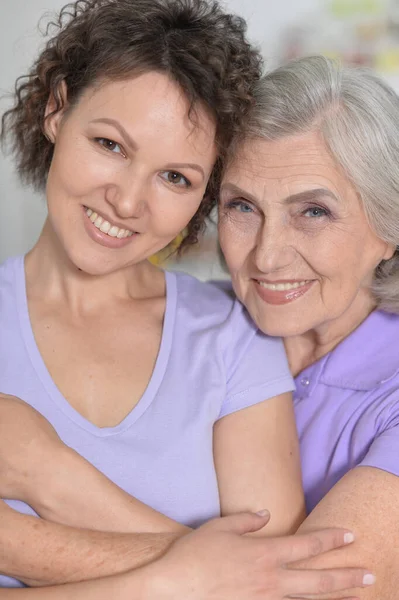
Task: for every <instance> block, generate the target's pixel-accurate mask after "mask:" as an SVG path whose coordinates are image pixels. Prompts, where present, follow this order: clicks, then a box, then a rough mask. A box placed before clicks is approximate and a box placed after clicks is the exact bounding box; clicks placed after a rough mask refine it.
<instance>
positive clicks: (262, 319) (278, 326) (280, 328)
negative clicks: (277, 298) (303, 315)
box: [248, 310, 311, 338]
mask: <svg viewBox="0 0 399 600" xmlns="http://www.w3.org/2000/svg"><path fill="white" fill-rule="evenodd" d="M248 312H249V313H250V315H251V317H252V318H253V320H254V321H255V323H256V325H257V327H258V328H259V329H260V330H261V331H262V332H263V333H265V334H266V335H269V336H271V337H282V338H286V337H291V336H296V335H303V334H304V333H306V332H307V331H309V329H311V327H304V322H303V320H301V319H300V317H299V316H296V315H295V316H294V315H293V318H292V320H291V319H289V318H288V319H287V315H283V314H281V315H278V314H276V313H274V314H270V313H269V314H268V315H267V316H265V315H262V314H260V311H259V310H258V311H257V312H256V313H255V312H254V311H253V312H251V311H250V310H249V311H248ZM271 312H272V313H273V312H274V311H271Z"/></svg>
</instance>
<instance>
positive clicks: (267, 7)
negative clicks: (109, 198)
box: [0, 0, 320, 262]
mask: <svg viewBox="0 0 399 600" xmlns="http://www.w3.org/2000/svg"><path fill="white" fill-rule="evenodd" d="M64 3H65V2H64V0H0V15H1V20H0V95H3V94H4V93H6V92H8V91H10V90H11V89H12V87H13V85H14V81H15V79H16V78H17V77H18V76H19V75H21V74H22V73H24V72H25V71H26V69H27V67H29V65H30V64H31V62H32V60H33V59H34V57H35V55H36V53H37V51H38V48H39V46H40V44H41V43H42V38H41V36H40V33H39V30H38V28H37V23H38V21H39V19H40V17H41V16H42V15H43V14H44V13H46V12H48V11H54V10H58V9H59V8H60V7H61V6H63V4H64ZM319 3H320V0H280V1H279V0H226V1H225V4H226V6H227V7H229V8H230V9H231V10H232V11H234V12H236V13H238V14H241V15H242V16H244V17H245V18H246V19H247V20H248V24H249V32H250V37H251V38H252V39H253V40H254V41H256V42H257V43H259V44H260V45H261V46H262V49H263V51H264V53H265V55H266V56H268V57H269V58H271V59H272V57H273V48H276V44H277V43H278V37H279V34H280V32H281V30H282V28H283V26H285V25H286V24H287V23H291V22H294V21H295V20H297V19H303V17H304V15H306V13H307V12H308V11H310V10H311V9H312V8H314V7H316V6H317V5H318V4H319ZM6 106H7V101H6V100H4V99H2V100H0V112H3V110H4V108H5V107H6ZM44 217H45V202H44V200H43V199H42V198H40V197H39V196H37V195H36V194H34V193H33V192H32V191H31V190H30V189H28V188H23V187H22V186H21V185H19V183H18V181H17V177H16V175H15V173H14V171H13V167H12V164H11V162H10V160H9V159H6V158H4V157H3V156H2V155H0V262H1V261H2V260H3V259H4V258H6V257H7V256H10V255H13V254H16V253H21V252H25V251H26V250H28V249H29V248H30V247H31V245H32V244H33V243H34V241H35V239H36V238H37V236H38V234H39V232H40V228H41V226H42V223H43V220H44Z"/></svg>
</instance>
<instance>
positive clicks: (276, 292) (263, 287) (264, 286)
mask: <svg viewBox="0 0 399 600" xmlns="http://www.w3.org/2000/svg"><path fill="white" fill-rule="evenodd" d="M313 284H314V280H309V279H303V280H291V281H275V282H268V281H264V280H259V279H255V280H254V285H255V289H256V291H257V293H258V295H259V296H260V297H261V298H262V300H263V301H264V302H267V304H275V305H281V304H288V303H290V302H294V301H295V300H297V299H298V298H301V297H302V296H304V295H305V294H306V293H307V292H308V291H309V290H310V288H311V287H312V285H313Z"/></svg>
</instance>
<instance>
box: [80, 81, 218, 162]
mask: <svg viewBox="0 0 399 600" xmlns="http://www.w3.org/2000/svg"><path fill="white" fill-rule="evenodd" d="M189 108H190V105H189V101H188V99H187V97H186V96H185V94H184V92H183V90H182V89H181V88H180V86H179V85H178V84H177V83H175V82H174V81H172V80H171V79H170V78H169V77H168V76H167V75H165V74H163V73H158V72H155V71H154V72H148V73H144V74H141V75H137V76H135V77H132V78H129V79H125V80H116V81H101V82H97V84H95V85H94V86H93V87H91V88H89V89H87V90H86V92H85V93H84V94H83V96H82V97H81V99H80V100H79V103H78V105H77V107H76V110H74V111H73V112H74V113H75V116H76V118H78V119H80V120H81V121H82V123H84V122H87V121H88V120H92V119H96V118H101V117H104V116H106V117H108V118H112V119H116V120H118V121H120V122H121V123H122V124H123V126H124V127H125V128H126V129H128V130H129V132H130V133H131V134H132V135H133V136H137V137H138V138H140V137H141V136H143V137H145V138H146V139H149V138H151V137H152V138H153V139H154V141H156V142H157V143H159V141H160V139H162V145H168V144H170V145H174V146H176V144H181V145H183V146H184V149H185V150H187V148H191V150H192V151H197V152H199V153H204V154H205V155H206V156H207V155H208V153H210V152H211V153H214V151H215V148H214V146H215V131H216V126H215V122H214V120H213V119H212V117H211V116H210V115H209V113H208V112H207V111H206V110H205V108H203V107H201V106H198V107H196V120H195V122H193V119H192V118H190V114H189ZM138 142H139V139H138Z"/></svg>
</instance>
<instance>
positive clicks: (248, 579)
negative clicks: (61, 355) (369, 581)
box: [0, 398, 364, 600]
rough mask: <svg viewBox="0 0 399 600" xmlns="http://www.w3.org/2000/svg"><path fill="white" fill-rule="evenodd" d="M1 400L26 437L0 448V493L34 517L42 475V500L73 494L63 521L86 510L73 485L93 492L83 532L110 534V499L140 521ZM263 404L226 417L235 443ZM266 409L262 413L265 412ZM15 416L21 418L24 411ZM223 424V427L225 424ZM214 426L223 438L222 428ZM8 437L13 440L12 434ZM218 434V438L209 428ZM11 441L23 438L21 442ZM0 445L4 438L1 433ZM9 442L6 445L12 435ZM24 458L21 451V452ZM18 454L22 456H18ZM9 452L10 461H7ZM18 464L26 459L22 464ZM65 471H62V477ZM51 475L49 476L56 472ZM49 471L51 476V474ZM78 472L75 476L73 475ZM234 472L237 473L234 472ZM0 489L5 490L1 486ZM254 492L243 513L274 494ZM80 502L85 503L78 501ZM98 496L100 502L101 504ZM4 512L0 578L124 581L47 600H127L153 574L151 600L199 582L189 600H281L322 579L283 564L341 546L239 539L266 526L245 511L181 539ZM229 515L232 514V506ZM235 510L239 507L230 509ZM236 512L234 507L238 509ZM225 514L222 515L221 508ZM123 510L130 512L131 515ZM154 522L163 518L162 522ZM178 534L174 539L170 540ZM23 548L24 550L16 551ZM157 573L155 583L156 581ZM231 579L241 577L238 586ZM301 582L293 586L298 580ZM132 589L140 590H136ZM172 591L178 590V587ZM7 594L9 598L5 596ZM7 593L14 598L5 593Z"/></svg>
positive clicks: (325, 541) (333, 535) (50, 436)
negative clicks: (29, 508) (26, 505)
mask: <svg viewBox="0 0 399 600" xmlns="http://www.w3.org/2000/svg"><path fill="white" fill-rule="evenodd" d="M8 400H9V402H8V403H7V402H5V403H3V404H1V403H0V411H1V410H3V414H2V415H0V416H2V417H4V420H2V419H0V422H2V423H6V422H7V421H6V419H7V417H6V412H7V411H8V418H10V414H13V416H14V417H17V419H16V420H15V419H13V418H11V420H10V421H9V427H10V428H11V430H12V423H18V422H21V420H20V419H22V418H23V422H24V436H25V437H24V438H23V444H22V447H21V444H17V451H16V452H10V449H11V448H12V447H13V445H12V444H11V445H8V446H7V445H5V448H4V447H3V452H1V451H0V456H2V461H3V462H2V463H1V466H0V471H1V473H0V487H1V486H3V487H4V488H6V487H7V486H9V488H8V489H9V490H11V489H12V488H13V486H14V487H15V489H18V490H19V494H20V497H21V499H24V500H27V499H28V498H30V501H31V503H32V504H33V506H34V507H35V508H36V509H37V510H38V511H39V512H40V505H41V504H43V500H42V499H41V498H40V494H39V496H38V497H35V494H37V492H35V490H37V488H36V486H30V483H32V481H31V480H32V476H33V474H34V477H38V478H39V479H40V478H45V479H47V481H49V479H48V477H50V478H51V476H53V478H54V479H55V481H56V482H57V481H58V482H59V483H56V484H53V486H54V487H53V489H52V490H51V494H49V496H53V497H55V498H56V499H57V498H58V500H61V496H62V494H61V493H60V492H59V490H58V488H57V486H58V485H60V486H61V487H60V490H62V489H64V482H68V485H69V486H72V487H73V489H71V490H69V491H68V490H67V489H65V493H67V494H68V496H67V498H68V507H67V508H68V511H65V515H66V516H68V515H71V514H73V511H72V512H71V510H70V509H71V504H73V503H75V502H76V506H77V507H79V506H80V505H81V504H82V502H83V503H84V497H85V494H82V492H81V488H80V481H82V485H83V488H82V489H86V486H87V493H91V494H93V500H96V498H100V500H99V504H98V506H97V504H96V502H94V503H93V505H92V507H91V508H92V511H91V514H90V515H88V516H89V519H90V520H91V522H90V526H91V527H92V528H93V529H95V528H96V520H97V521H99V522H101V524H102V526H103V527H109V528H112V526H113V524H114V525H115V521H114V522H113V524H112V520H113V519H115V517H114V516H113V513H112V512H111V513H110V516H109V518H110V520H111V522H108V523H107V525H106V518H107V513H106V511H104V506H105V505H106V503H107V502H109V501H110V499H111V501H112V502H114V501H115V502H117V503H118V502H119V503H120V507H121V510H126V511H127V512H126V515H127V517H128V519H127V521H126V527H127V528H129V527H131V526H132V525H131V523H132V522H133V520H134V519H138V518H139V517H138V514H139V513H137V514H136V512H135V511H137V510H139V508H140V506H139V505H140V503H137V504H136V503H135V501H134V500H133V499H131V498H130V497H129V496H127V495H126V494H125V495H124V494H123V492H121V490H119V489H118V488H116V486H114V485H113V484H112V483H111V482H109V481H108V480H106V481H103V480H105V478H104V476H102V475H101V474H99V473H98V472H97V471H96V470H95V469H94V468H93V467H91V466H90V465H88V463H86V461H83V459H82V458H81V457H80V456H78V455H77V454H76V453H73V452H71V453H69V451H67V450H66V449H64V448H63V446H62V444H61V443H60V442H59V440H58V438H57V436H56V435H55V436H54V431H53V430H52V428H51V427H50V426H49V425H48V423H47V422H46V421H45V420H44V419H42V418H41V417H40V415H39V416H38V415H37V413H35V411H34V410H33V409H31V408H30V407H28V406H26V405H25V404H24V403H15V404H12V405H10V402H11V403H12V402H14V401H13V400H12V399H11V398H10V399H8ZM276 401H277V399H276ZM272 402H274V401H272ZM266 406H267V403H264V406H263V409H262V413H261V412H259V411H256V410H255V409H254V410H251V411H248V412H247V415H246V416H247V417H248V420H247V419H245V420H244V421H242V423H241V424H239V421H240V422H241V418H239V417H243V416H245V414H244V413H245V412H246V411H242V414H241V415H239V416H237V418H238V420H237V421H236V419H234V415H231V416H230V417H229V420H230V424H231V425H234V424H235V425H236V427H235V429H234V436H236V439H237V440H238V441H239V444H241V443H243V442H244V440H245V437H247V436H248V432H247V429H248V426H250V425H251V422H252V421H253V420H254V419H256V420H259V419H260V417H261V414H263V415H264V416H265V414H267V415H268V416H270V415H269V414H268V411H267V410H266ZM282 406H283V405H282ZM288 406H289V404H288V403H287V407H286V408H288ZM14 409H15V410H16V411H20V412H19V413H18V415H17V413H15V412H14V413H12V411H13V410H14ZM269 409H270V410H271V411H272V412H273V410H275V408H273V404H270V407H269ZM265 410H266V412H264V411H265ZM21 411H24V412H23V414H22V412H21ZM287 414H289V412H288V413H287ZM237 415H238V413H237ZM277 420H278V419H277ZM222 421H223V420H222ZM222 421H221V422H222ZM225 422H226V423H228V421H227V417H226V421H225ZM280 424H281V422H280ZM49 428H50V429H49ZM218 429H219V431H222V429H221V428H218ZM223 429H224V428H223ZM261 432H262V430H261V427H259V428H258V430H257V433H258V434H261ZM14 433H15V434H16V433H17V432H14ZM216 434H217V431H215V435H216ZM226 435H229V434H226ZM237 436H238V437H237ZM216 437H217V436H216ZM256 438H257V436H255V435H253V436H252V439H254V440H255V439H256ZM15 439H18V440H19V441H20V439H21V436H19V437H17V438H15ZM231 439H233V438H231ZM0 440H2V437H1V435H0ZM9 441H10V442H11V441H12V438H10V440H9ZM247 441H248V443H249V441H250V438H249V437H247ZM226 442H227V437H226ZM290 448H291V446H290V444H288V445H287V444H283V446H282V459H283V462H282V463H281V464H280V463H279V462H277V466H278V465H280V466H282V465H283V464H284V461H285V460H288V463H287V467H288V466H289V464H290V463H291V462H292V461H293V464H292V469H294V463H295V461H296V460H297V459H296V458H295V459H292V458H290V457H291V450H292V448H291V450H290ZM7 449H8V452H7ZM0 450H1V448H0ZM4 450H5V452H4ZM14 450H15V444H14ZM287 450H288V451H287ZM27 451H28V454H26V452H27ZM18 452H20V453H21V454H20V455H19V454H18ZM42 452H44V455H43V454H41V453H42ZM258 452H263V450H262V447H261V446H258V444H257V443H256V444H255V446H254V452H253V453H252V455H251V453H249V454H248V456H249V457H251V456H252V457H253V460H255V458H256V456H257V455H258ZM6 455H7V456H8V458H6ZM45 456H46V457H47V462H46V461H45V464H44V463H43V459H44V457H45ZM40 457H41V459H40ZM50 457H51V458H50ZM21 458H22V459H23V460H22V461H21ZM227 458H228V457H227V455H225V457H224V458H223V457H220V456H219V458H218V459H217V460H218V461H219V462H220V465H221V469H222V472H223V464H226V467H227V468H228V467H229V464H230V462H231V460H230V461H228V460H227ZM258 458H259V461H258V462H257V463H256V464H259V465H260V468H261V471H260V472H259V473H257V472H256V471H255V472H254V475H259V477H260V479H259V482H260V483H262V487H263V484H264V483H266V480H265V479H264V477H265V475H263V476H261V474H262V473H263V472H265V473H266V471H265V468H266V470H267V467H268V465H267V464H266V467H265V465H264V460H263V457H262V456H259V457H258ZM27 459H28V463H27ZM38 460H39V462H38ZM53 460H54V462H53V464H52V461H53ZM242 460H245V459H244V455H242V459H241V462H240V461H238V460H237V468H239V470H240V471H241V470H242V467H243V465H244V463H243V462H242ZM69 461H70V462H69ZM29 464H31V467H32V469H29ZM256 464H255V462H253V463H252V458H251V466H252V467H253V468H255V467H256ZM38 465H39V466H40V467H42V466H43V468H42V469H41V468H39V469H38V468H37V467H38ZM64 467H65V471H64V470H63V469H64ZM54 468H55V469H56V471H54V470H53V469H54ZM278 468H279V466H278ZM278 468H277V471H275V472H272V475H273V477H274V476H275V475H277V474H278ZM92 470H93V472H92ZM289 472H290V471H289ZM7 473H8V475H7ZM26 473H28V477H27V478H26V477H25V474H26ZM55 473H56V476H55V477H54V474H55ZM77 474H80V475H79V477H78V475H77ZM232 474H234V471H233V472H232ZM85 478H86V479H85ZM295 481H297V479H295ZM89 482H90V485H89ZM42 483H44V481H42ZM295 485H296V484H295ZM103 486H104V487H103ZM274 487H275V488H276V490H278V489H279V487H278V483H277V480H276V481H275V482H274ZM112 488H116V489H112ZM223 489H224V486H223V484H222V485H221V494H222V497H223V498H225V500H223V501H222V505H223V503H226V502H227V498H228V495H227V494H226V493H225V492H224V491H223ZM237 489H238V488H237ZM299 490H300V486H299ZM0 492H1V493H3V492H2V490H1V489H0ZM249 492H251V490H250V489H249V490H247V491H246V492H245V489H244V491H241V492H240V493H241V498H242V500H243V499H244V496H245V495H246V494H248V493H249ZM119 493H121V495H120V496H118V494H119ZM259 494H260V488H258V487H257V486H255V487H254V489H253V490H252V492H251V493H250V500H249V501H248V507H251V506H254V507H255V508H256V509H258V508H259V503H260V501H261V500H262V501H265V502H266V501H269V500H270V502H272V500H273V494H270V492H268V493H267V495H263V496H262V498H261V500H260V496H259V497H258V495H259ZM13 495H14V494H13ZM81 496H83V499H82V498H81ZM102 496H104V499H103V498H102ZM293 497H294V498H299V503H300V502H301V500H300V499H301V494H300V492H299V495H298V496H295V494H294V495H293ZM125 501H126V505H125V509H124V508H123V506H124V505H123V503H124V502H125ZM240 501H241V500H240ZM50 504H51V507H50V508H49V507H48V506H47V507H45V509H44V510H45V511H48V512H49V511H52V512H56V510H57V507H56V504H57V502H56V501H55V502H53V501H51V502H50ZM293 504H295V505H296V504H297V503H296V502H294V503H293ZM1 508H2V509H4V513H3V516H5V519H3V521H1V519H0V546H2V549H3V552H2V553H1V554H0V572H1V571H3V572H7V573H8V574H9V575H14V576H15V577H18V578H20V579H22V580H24V581H26V582H28V583H30V584H31V585H49V584H52V583H63V582H71V581H79V580H81V579H86V580H88V579H92V578H94V577H99V576H103V575H109V574H112V573H124V574H123V575H121V576H116V578H112V577H111V578H108V579H107V580H106V582H107V583H106V585H104V586H103V587H102V588H100V587H98V586H99V584H98V582H96V581H93V582H87V583H85V584H84V585H83V587H82V588H80V587H79V586H72V587H70V586H69V585H66V586H62V587H61V588H57V587H55V588H47V589H46V590H41V591H45V593H46V594H47V596H48V597H49V598H54V600H58V599H60V600H63V599H64V598H65V599H66V600H67V599H68V598H70V597H73V598H74V600H80V595H78V592H79V594H82V596H81V597H82V599H83V598H90V597H91V596H90V595H89V594H91V593H92V592H91V590H94V591H93V597H94V595H95V594H96V593H97V596H96V598H98V600H100V598H101V596H100V595H99V591H100V589H102V590H105V591H106V590H108V589H109V586H115V590H117V591H115V593H114V594H113V595H112V597H113V598H118V597H119V596H117V594H118V593H119V591H120V593H121V594H123V596H121V598H122V597H123V598H124V597H126V598H128V597H129V596H125V595H124V594H125V593H126V590H127V589H129V590H130V593H132V594H134V595H133V597H134V598H141V597H142V596H140V593H141V591H140V590H141V589H144V588H146V586H147V583H143V581H144V582H145V581H146V577H147V575H146V574H148V573H151V577H150V580H151V586H153V585H158V586H159V585H160V586H161V588H162V593H161V591H160V590H159V589H157V592H156V597H158V598H160V599H161V598H164V597H165V598H168V599H169V597H170V598H173V599H174V600H178V598H179V597H181V598H186V597H187V590H191V589H192V588H193V581H195V582H196V586H195V593H196V595H195V596H193V598H194V597H195V598H200V599H201V600H202V599H203V598H208V597H209V598H212V597H214V596H212V593H213V592H212V589H213V588H212V586H213V585H215V588H216V589H217V590H218V591H217V593H218V594H219V595H218V596H217V597H218V598H222V599H224V598H233V597H234V596H233V595H232V590H233V589H234V592H235V593H236V596H235V597H236V598H237V599H239V600H241V599H243V598H245V599H247V598H248V599H250V598H252V597H254V598H255V597H259V590H263V591H264V596H260V597H264V598H265V600H269V599H270V598H278V599H280V598H283V597H286V595H288V593H289V592H292V591H293V590H294V591H297V590H299V589H300V586H301V585H302V586H305V587H303V588H302V589H304V590H306V591H307V592H312V591H318V590H319V589H320V582H321V581H323V577H324V576H323V573H319V572H310V571H309V572H307V573H305V574H304V573H303V572H302V573H300V574H299V573H298V572H297V571H295V570H292V571H290V573H289V575H288V572H287V570H286V564H287V563H290V562H292V561H293V560H298V559H299V558H303V557H308V556H312V555H314V554H315V552H323V551H325V550H327V549H329V548H331V547H338V546H340V545H342V544H343V543H344V539H343V536H344V532H343V531H342V530H341V531H324V532H321V533H320V534H317V536H314V535H308V536H304V537H302V538H301V537H297V538H295V537H290V538H281V539H268V540H264V539H260V540H252V539H250V538H249V537H246V536H245V537H242V535H243V534H244V533H248V532H255V531H257V530H259V529H261V528H262V527H263V526H264V525H265V524H266V522H267V519H266V518H264V517H257V516H256V515H248V514H243V515H235V516H230V517H227V518H226V519H218V520H216V521H214V522H213V523H210V524H208V525H206V526H204V527H203V528H200V529H199V530H198V531H196V532H193V533H190V534H189V535H184V536H183V537H179V536H181V535H182V533H183V531H182V527H181V526H180V525H178V524H175V525H174V526H175V527H176V528H177V529H180V531H177V530H176V534H173V533H164V534H160V535H157V534H151V533H147V534H137V535H136V534H121V533H119V534H118V533H112V532H108V533H107V532H98V531H88V530H83V529H75V528H72V527H68V526H65V525H59V524H57V523H50V522H47V521H44V520H43V521H38V520H37V519H35V518H34V517H28V516H25V515H20V514H18V513H16V512H15V511H12V510H11V509H10V508H8V507H7V506H6V505H4V504H3V505H2V507H1ZM146 508H147V507H146ZM242 508H243V507H242ZM231 509H232V510H233V507H232V508H231ZM235 509H236V507H235V506H234V510H235ZM238 509H239V504H237V510H238ZM74 510H75V509H74ZM97 510H98V513H97ZM148 510H150V509H148ZM223 510H224V512H226V513H227V512H229V509H228V508H227V509H223ZM129 511H132V514H130V512H129ZM60 512H61V514H62V513H63V508H62V507H61V509H60ZM133 513H134V514H133ZM297 516H298V513H297V509H296V510H294V511H293V512H292V514H290V517H289V519H288V521H289V523H285V524H283V525H282V527H291V526H292V523H293V522H294V521H295V519H296V518H297ZM147 517H148V515H146V516H145V517H143V521H139V522H140V523H143V525H142V526H143V527H149V528H151V523H150V521H148V522H147ZM69 518H70V517H69ZM157 518H158V517H157ZM159 518H164V517H162V516H161V515H159ZM136 522H137V521H136ZM170 523H173V522H170V520H168V519H166V518H165V521H164V523H163V525H161V526H163V527H165V529H164V531H168V530H169V529H168V528H169V527H170ZM276 525H277V521H276ZM117 526H118V527H120V526H122V524H121V523H119V525H117ZM280 526H281V525H280ZM10 533H11V534H12V535H10ZM18 536H22V537H18ZM178 537H179V539H178V540H177V541H175V540H176V539H177V538H178ZM5 540H7V544H9V541H10V540H11V544H12V546H9V547H6V545H5ZM26 540H29V542H28V543H26ZM22 542H24V543H22ZM168 546H171V547H170V550H169V551H167V552H165V550H166V548H167V547H168ZM21 548H22V549H23V552H22V553H21ZM201 548H202V551H201ZM6 554H7V556H8V558H7V557H6ZM160 556H161V558H160V559H158V560H156V561H155V562H154V563H153V565H154V569H156V570H155V571H148V570H147V567H144V568H143V569H144V570H143V569H140V568H139V569H137V570H136V571H134V572H133V573H131V572H130V573H128V572H127V571H128V570H129V569H131V568H133V567H135V566H137V565H140V564H144V563H147V562H149V561H151V560H153V559H154V558H157V557H160ZM7 561H8V562H7ZM149 566H150V565H149ZM160 573H161V576H159V574H160ZM182 573H188V575H187V577H188V579H187V578H186V579H185V578H184V577H183V576H182ZM190 573H191V575H190ZM363 575H364V571H363V570H361V569H356V570H347V571H343V570H342V569H337V570H336V571H334V573H332V578H331V588H330V589H342V588H345V587H348V586H349V585H353V582H356V583H358V582H360V581H361V579H362V577H363ZM238 576H239V577H241V579H239V580H236V577H238ZM298 576H299V578H300V581H298ZM143 577H144V580H143ZM159 582H161V583H159ZM91 584H92V587H91ZM137 586H138V589H136V588H137ZM143 586H144V588H143ZM176 586H178V589H177V588H176ZM204 586H205V587H204ZM240 586H241V587H240ZM112 589H113V587H112ZM151 589H152V592H151V593H152V594H153V596H152V597H155V595H154V590H153V588H151ZM221 590H222V591H221ZM240 590H241V591H240ZM29 593H30V594H32V595H31V597H32V599H34V598H35V596H34V595H33V594H34V593H36V592H35V590H29V591H28V590H12V591H9V592H8V591H4V592H0V599H1V598H4V599H5V600H6V599H7V598H8V597H11V598H18V597H21V598H22V597H26V596H27V595H28V594H29ZM38 593H39V592H38ZM1 594H3V596H2V595H1ZM4 594H8V595H7V596H4ZM11 594H14V595H13V596H11ZM18 594H19V596H18ZM68 594H70V595H68ZM163 594H164V595H163ZM256 594H257V595H256ZM22 595H24V596H22ZM47 596H44V595H42V596H40V598H46V597H47ZM109 597H110V594H109V593H108V594H106V595H105V596H104V598H109ZM150 597H151V596H150Z"/></svg>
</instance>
